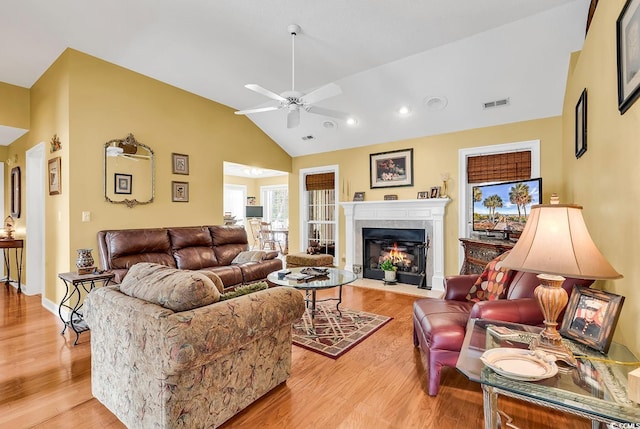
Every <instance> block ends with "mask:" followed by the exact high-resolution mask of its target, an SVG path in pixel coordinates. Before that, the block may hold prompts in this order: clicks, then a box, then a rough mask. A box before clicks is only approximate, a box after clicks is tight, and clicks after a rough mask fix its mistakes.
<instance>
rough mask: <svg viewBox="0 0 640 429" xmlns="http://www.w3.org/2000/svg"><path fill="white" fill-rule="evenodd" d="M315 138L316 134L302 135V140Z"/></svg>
mask: <svg viewBox="0 0 640 429" xmlns="http://www.w3.org/2000/svg"><path fill="white" fill-rule="evenodd" d="M313 139H315V137H314V136H312V135H308V136H303V137H302V140H304V141H307V140H313Z"/></svg>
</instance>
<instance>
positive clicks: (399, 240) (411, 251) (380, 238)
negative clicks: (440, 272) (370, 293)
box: [362, 228, 429, 287]
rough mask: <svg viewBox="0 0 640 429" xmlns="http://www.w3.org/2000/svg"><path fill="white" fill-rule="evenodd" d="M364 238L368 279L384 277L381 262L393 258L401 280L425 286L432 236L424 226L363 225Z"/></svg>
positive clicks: (366, 276) (364, 271)
mask: <svg viewBox="0 0 640 429" xmlns="http://www.w3.org/2000/svg"><path fill="white" fill-rule="evenodd" d="M425 238H426V239H425ZM362 240H363V246H362V249H363V258H364V260H363V268H364V269H363V276H364V277H365V278H370V279H383V278H384V272H383V271H382V269H381V268H380V265H381V264H382V263H383V262H384V261H386V260H391V262H392V263H393V265H394V266H396V267H397V269H398V270H397V279H398V281H399V282H400V283H407V284H413V285H418V286H420V287H426V259H427V251H428V248H429V238H428V237H425V230H424V229H397V228H362Z"/></svg>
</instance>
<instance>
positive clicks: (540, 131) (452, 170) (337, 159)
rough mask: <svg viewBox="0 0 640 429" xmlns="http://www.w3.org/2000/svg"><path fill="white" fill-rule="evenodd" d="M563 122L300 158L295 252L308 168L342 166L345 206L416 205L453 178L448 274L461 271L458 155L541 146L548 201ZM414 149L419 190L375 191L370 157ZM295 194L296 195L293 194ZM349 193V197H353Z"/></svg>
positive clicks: (292, 198) (295, 176) (556, 182)
mask: <svg viewBox="0 0 640 429" xmlns="http://www.w3.org/2000/svg"><path fill="white" fill-rule="evenodd" d="M561 133H562V121H561V118H560V117H554V118H547V119H540V120H535V121H526V122H519V123H515V124H509V125H502V126H496V127H487V128H480V129H474V130H467V131H461V132H456V133H450V134H442V135H438V136H432V137H421V138H417V139H411V140H404V141H400V142H394V143H389V144H382V145H372V146H365V147H359V148H355V149H349V150H343V151H336V152H328V153H323V154H318V155H311V156H304V157H298V158H294V161H293V173H292V174H291V176H290V180H289V189H290V192H289V219H290V220H289V225H290V230H291V233H290V237H289V243H290V244H289V246H290V250H291V252H296V251H299V242H300V236H299V233H298V232H299V230H300V228H299V216H300V215H299V210H298V205H299V195H298V192H297V189H298V186H299V183H298V182H299V171H300V169H304V168H311V167H320V166H325V165H334V164H337V165H339V182H340V183H339V186H340V201H351V200H352V199H353V193H354V192H358V191H364V192H365V200H367V201H378V200H383V199H384V195H385V194H397V195H398V198H399V199H401V200H403V199H404V200H406V199H415V198H416V196H417V193H418V192H419V191H426V190H429V188H431V186H440V185H441V184H442V182H441V179H440V174H441V173H444V172H448V173H449V174H450V175H451V180H450V181H449V184H448V188H449V189H448V193H449V197H450V198H451V200H452V201H451V203H449V205H448V206H447V208H446V215H445V274H446V275H449V274H455V273H458V272H459V271H460V266H459V264H458V251H459V246H460V244H459V242H458V238H459V237H460V235H459V234H460V233H459V231H458V209H459V207H458V185H459V184H458V181H457V177H458V151H459V149H463V148H470V147H477V146H487V145H493V144H503V143H513V142H519V141H527V140H538V139H539V140H540V146H541V149H540V150H541V173H542V177H543V178H544V179H543V191H544V198H545V199H546V200H548V196H550V195H551V193H552V192H560V189H561V187H562V182H561V180H562V176H561V171H560V167H561V155H562V152H561V142H562V136H561ZM409 148H413V157H414V163H413V169H414V182H413V183H414V186H412V187H403V188H385V189H369V154H371V153H377V152H384V151H390V150H399V149H409ZM291 190H296V191H295V192H291ZM347 191H348V192H347ZM344 229H345V225H344V215H343V212H342V210H341V211H340V242H341V243H344V240H345V237H344ZM344 250H345V246H344V244H342V246H341V247H340V252H341V254H340V260H339V263H340V265H344V257H345V255H344Z"/></svg>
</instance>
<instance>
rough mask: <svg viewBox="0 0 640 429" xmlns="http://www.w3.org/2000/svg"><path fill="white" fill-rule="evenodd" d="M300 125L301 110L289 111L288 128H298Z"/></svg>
mask: <svg viewBox="0 0 640 429" xmlns="http://www.w3.org/2000/svg"><path fill="white" fill-rule="evenodd" d="M298 125H300V110H299V109H295V110H289V113H287V128H296V127H297V126H298Z"/></svg>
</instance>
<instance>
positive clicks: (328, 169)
mask: <svg viewBox="0 0 640 429" xmlns="http://www.w3.org/2000/svg"><path fill="white" fill-rule="evenodd" d="M318 173H334V176H333V177H334V180H333V189H334V191H335V212H334V213H333V218H334V219H335V226H336V231H335V237H336V243H335V245H336V247H335V256H334V258H333V263H334V265H336V266H338V265H340V264H339V261H340V259H339V258H340V222H339V220H340V218H339V215H340V209H339V205H340V204H339V199H340V198H339V195H340V194H339V187H338V183H340V181H339V180H340V177H339V176H340V166H339V165H337V164H333V165H325V166H323V167H312V168H302V169H300V173H299V180H300V182H299V186H298V192H300V195H299V196H300V218H299V225H300V228H299V230H300V237H299V240H300V242H299V246H298V248H299V249H300V250H304V249H306V248H307V246H306V243H307V242H308V241H307V240H308V238H309V237H308V228H306V223H305V222H306V219H307V218H308V216H307V214H308V212H307V209H308V207H309V198H308V197H307V191H306V190H305V177H306V176H307V175H309V174H318Z"/></svg>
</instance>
